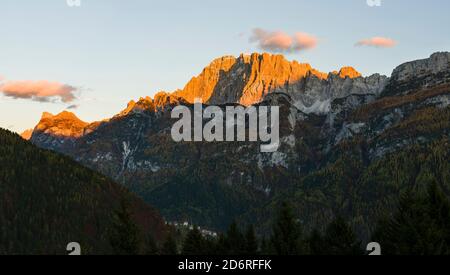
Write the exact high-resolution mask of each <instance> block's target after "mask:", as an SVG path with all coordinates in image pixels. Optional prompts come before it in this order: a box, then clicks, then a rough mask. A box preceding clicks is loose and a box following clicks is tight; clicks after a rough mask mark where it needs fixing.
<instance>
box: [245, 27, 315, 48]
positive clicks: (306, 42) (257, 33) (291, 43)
mask: <svg viewBox="0 0 450 275" xmlns="http://www.w3.org/2000/svg"><path fill="white" fill-rule="evenodd" d="M250 42H252V43H254V42H257V43H258V46H259V48H261V49H263V50H265V51H271V52H296V51H302V50H307V49H312V48H314V47H316V46H317V38H316V37H314V36H312V35H310V34H307V33H302V32H298V33H296V34H295V35H293V36H291V35H289V34H287V33H285V32H282V31H274V32H271V31H266V30H263V29H254V30H253V35H252V36H251V37H250Z"/></svg>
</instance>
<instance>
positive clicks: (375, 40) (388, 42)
mask: <svg viewBox="0 0 450 275" xmlns="http://www.w3.org/2000/svg"><path fill="white" fill-rule="evenodd" d="M396 45H397V41H395V40H393V39H391V38H386V37H372V38H369V39H363V40H361V41H358V42H357V43H356V46H368V47H376V48H392V47H395V46H396Z"/></svg>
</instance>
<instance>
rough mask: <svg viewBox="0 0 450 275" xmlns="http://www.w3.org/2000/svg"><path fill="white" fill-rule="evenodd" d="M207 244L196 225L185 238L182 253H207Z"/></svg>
mask: <svg viewBox="0 0 450 275" xmlns="http://www.w3.org/2000/svg"><path fill="white" fill-rule="evenodd" d="M205 246H206V243H205V240H204V238H203V235H202V233H201V232H200V230H198V228H197V227H194V229H193V230H190V231H189V233H188V234H187V236H186V238H185V240H184V244H183V250H182V255H205V254H207V253H206V247H205Z"/></svg>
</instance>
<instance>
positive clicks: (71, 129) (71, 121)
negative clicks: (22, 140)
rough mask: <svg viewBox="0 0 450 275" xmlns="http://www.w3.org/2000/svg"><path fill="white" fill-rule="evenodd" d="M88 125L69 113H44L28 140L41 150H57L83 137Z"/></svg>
mask: <svg viewBox="0 0 450 275" xmlns="http://www.w3.org/2000/svg"><path fill="white" fill-rule="evenodd" d="M88 125H89V123H87V122H84V121H82V120H80V119H79V118H78V117H77V116H76V115H75V114H73V113H71V112H67V111H64V112H62V113H60V114H57V115H52V114H50V113H46V112H45V113H43V114H42V117H41V120H40V121H39V123H38V125H37V126H36V127H35V128H34V130H33V134H32V136H31V138H30V140H31V141H32V142H33V143H35V144H39V145H40V146H41V147H43V148H47V149H55V148H58V149H59V148H61V147H64V146H65V145H68V143H71V144H72V143H73V142H74V141H75V140H76V139H78V138H80V137H81V136H83V135H84V131H85V128H86V127H87V126H88Z"/></svg>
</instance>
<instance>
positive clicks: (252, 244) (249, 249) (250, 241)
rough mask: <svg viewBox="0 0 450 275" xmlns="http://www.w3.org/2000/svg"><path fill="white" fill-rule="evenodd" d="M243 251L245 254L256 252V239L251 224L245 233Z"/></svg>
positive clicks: (254, 253)
mask: <svg viewBox="0 0 450 275" xmlns="http://www.w3.org/2000/svg"><path fill="white" fill-rule="evenodd" d="M244 253H245V254H246V255H256V254H257V253H258V240H257V238H256V234H255V228H254V227H253V225H249V226H248V228H247V231H246V233H245V248H244Z"/></svg>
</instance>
